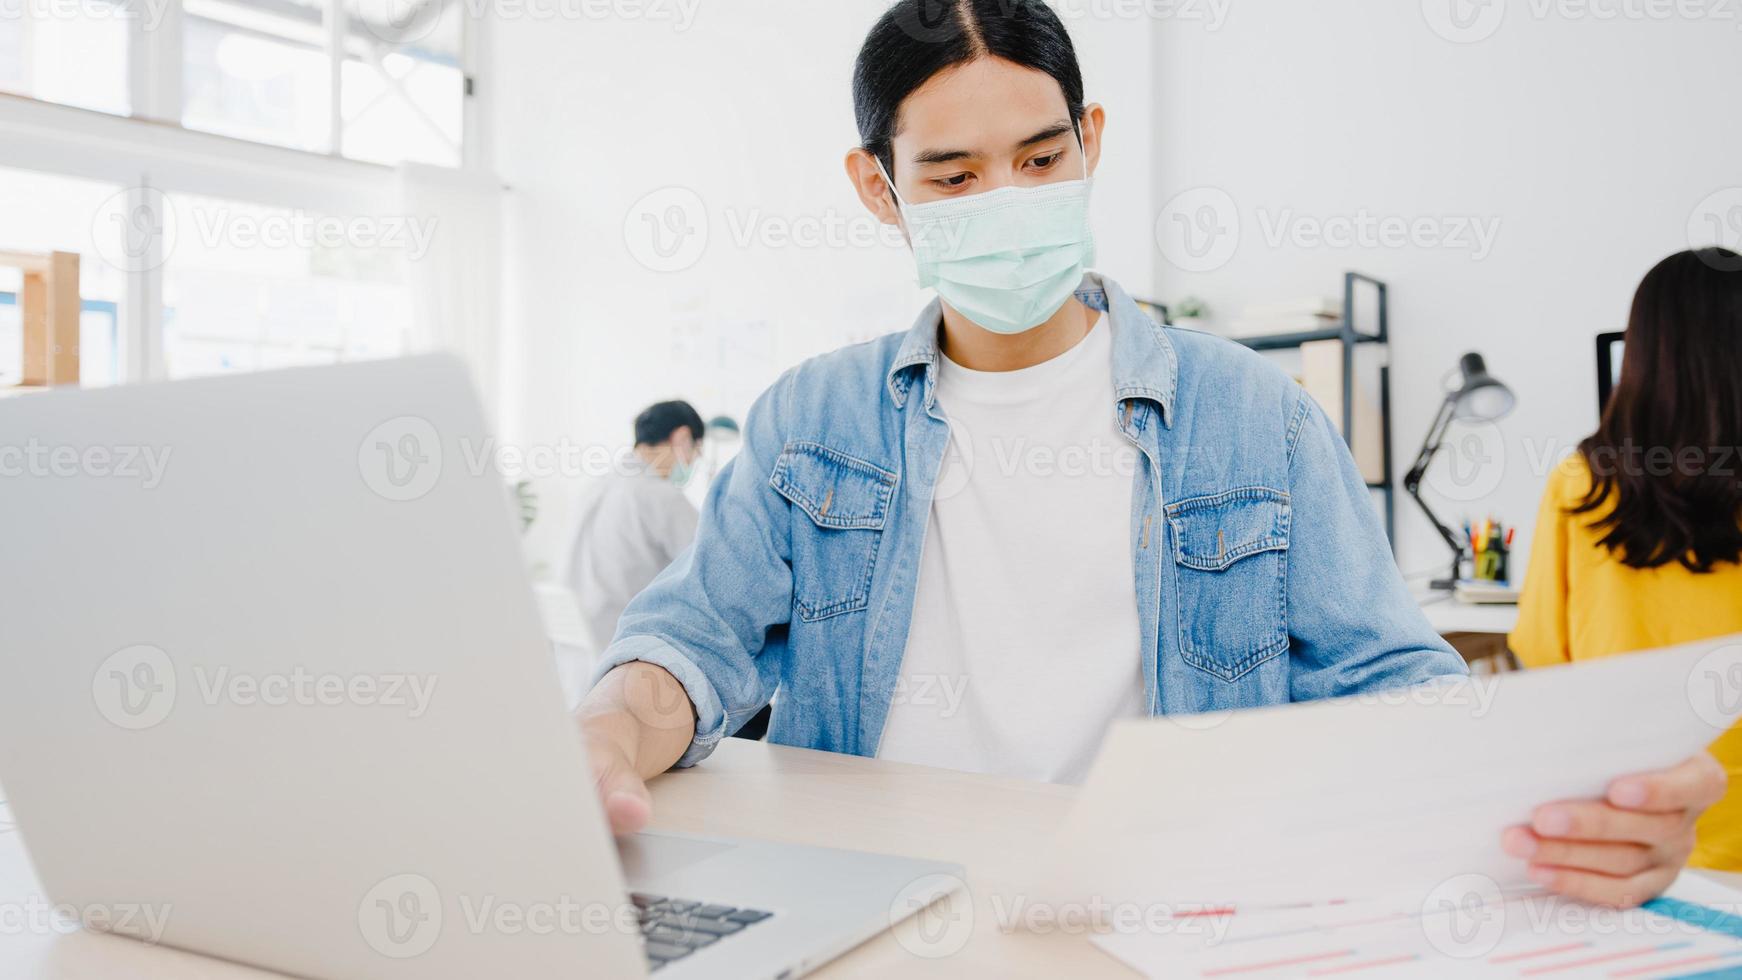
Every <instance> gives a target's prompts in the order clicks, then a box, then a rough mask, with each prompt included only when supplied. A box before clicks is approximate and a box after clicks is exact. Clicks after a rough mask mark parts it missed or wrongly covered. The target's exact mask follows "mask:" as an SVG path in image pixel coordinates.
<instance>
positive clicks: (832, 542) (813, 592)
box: [768, 442, 898, 622]
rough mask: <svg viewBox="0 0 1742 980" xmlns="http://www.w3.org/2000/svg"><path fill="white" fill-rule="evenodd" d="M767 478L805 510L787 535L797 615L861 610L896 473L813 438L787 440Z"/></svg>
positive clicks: (809, 619)
mask: <svg viewBox="0 0 1742 980" xmlns="http://www.w3.org/2000/svg"><path fill="white" fill-rule="evenodd" d="M768 482H769V484H770V485H771V486H772V487H773V488H774V490H775V492H777V493H779V494H780V495H781V496H782V497H785V498H786V499H787V500H789V501H791V502H792V504H793V506H795V507H797V508H798V509H799V510H800V511H802V512H803V513H804V515H805V519H804V520H795V521H794V525H793V534H792V568H793V586H794V595H793V601H794V606H795V608H796V609H797V611H798V615H799V618H800V619H801V620H803V621H805V622H814V621H816V620H819V619H827V618H829V617H830V616H838V615H840V614H842V613H850V612H857V611H859V610H862V609H864V608H865V606H866V604H867V603H868V602H869V601H870V597H871V573H872V571H873V570H874V569H875V568H876V565H877V548H878V544H879V543H880V541H881V539H882V537H883V524H884V521H885V520H887V518H888V515H889V502H890V499H891V498H892V497H893V496H894V494H895V486H896V483H897V482H898V481H897V477H896V475H895V474H894V473H891V472H889V471H888V470H885V469H883V468H882V467H880V466H875V465H873V464H871V463H868V462H866V461H864V460H862V459H858V458H855V457H853V456H849V455H847V454H846V453H843V452H840V451H838V450H834V449H830V448H829V447H827V446H823V445H820V444H818V443H814V442H793V443H788V444H787V445H786V447H785V448H784V449H782V450H781V453H780V457H779V459H777V460H776V461H775V464H774V472H773V473H771V474H769V477H768ZM795 518H796V515H795Z"/></svg>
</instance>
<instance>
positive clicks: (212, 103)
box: [182, 0, 334, 153]
mask: <svg viewBox="0 0 1742 980" xmlns="http://www.w3.org/2000/svg"><path fill="white" fill-rule="evenodd" d="M328 2H329V0H273V2H264V0H185V3H184V6H183V9H184V11H185V13H184V15H183V34H182V57H183V59H184V60H183V68H182V125H184V126H187V127H188V128H190V129H202V130H205V131H207V132H213V133H222V134H223V135H225V136H235V137H237V138H240V139H246V140H254V141H256V142H260V143H277V144H279V145H281V146H290V147H295V148H297V149H299V150H313V151H316V152H320V153H326V152H329V151H331V150H333V149H334V147H333V145H332V73H331V71H330V70H329V69H328V64H329V62H328V59H327V55H326V41H325V37H326V28H325V26H323V25H324V23H325V21H326V18H327V16H328Z"/></svg>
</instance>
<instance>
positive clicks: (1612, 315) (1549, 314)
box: [1154, 0, 1742, 572]
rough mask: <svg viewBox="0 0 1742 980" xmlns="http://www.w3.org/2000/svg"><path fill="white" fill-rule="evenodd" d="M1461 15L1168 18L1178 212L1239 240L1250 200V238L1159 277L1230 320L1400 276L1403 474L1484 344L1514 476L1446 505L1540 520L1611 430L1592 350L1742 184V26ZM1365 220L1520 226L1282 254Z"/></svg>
mask: <svg viewBox="0 0 1742 980" xmlns="http://www.w3.org/2000/svg"><path fill="white" fill-rule="evenodd" d="M1451 2H1452V0H1420V2H1415V0H1412V2H1397V3H1376V2H1373V0H1320V2H1317V3H1301V2H1299V0H1242V2H1240V3H1236V4H1233V5H1232V7H1231V8H1229V10H1228V17H1227V20H1226V22H1225V24H1224V25H1223V26H1222V27H1221V28H1220V29H1219V30H1206V29H1205V26H1204V24H1203V23H1201V22H1189V21H1182V20H1174V21H1163V22H1160V23H1159V24H1158V25H1157V29H1156V30H1155V32H1154V37H1155V70H1156V94H1155V98H1156V114H1155V122H1156V129H1157V133H1158V134H1159V140H1160V142H1159V147H1158V150H1157V159H1156V163H1157V166H1156V175H1155V176H1156V190H1155V193H1156V199H1157V201H1159V202H1162V205H1163V213H1162V214H1160V215H1159V217H1160V219H1161V220H1163V221H1171V220H1172V217H1171V215H1170V214H1169V213H1168V212H1167V208H1166V205H1167V204H1168V203H1169V202H1171V201H1174V200H1175V199H1176V195H1179V194H1182V193H1187V192H1192V191H1194V190H1195V191H1196V193H1188V194H1187V196H1186V197H1184V198H1183V199H1180V201H1181V204H1180V205H1179V206H1182V207H1185V208H1186V209H1187V210H1189V211H1191V212H1193V213H1195V212H1196V210H1197V209H1198V208H1199V207H1200V206H1202V205H1204V204H1206V203H1208V204H1210V205H1211V206H1212V208H1215V207H1218V206H1219V207H1220V208H1221V209H1222V213H1220V214H1216V213H1215V212H1214V211H1212V212H1211V214H1212V216H1215V217H1218V218H1219V219H1220V220H1221V227H1224V228H1233V227H1234V225H1233V222H1232V221H1229V220H1228V219H1229V218H1230V217H1231V215H1230V214H1228V213H1227V208H1228V204H1229V203H1230V202H1231V203H1232V205H1233V208H1234V211H1235V212H1236V213H1237V221H1238V229H1237V230H1238V234H1237V236H1236V237H1233V238H1231V239H1229V240H1228V241H1226V242H1224V243H1223V244H1224V248H1223V252H1222V253H1221V254H1211V255H1210V256H1208V259H1210V260H1216V259H1220V258H1222V257H1223V255H1225V254H1227V250H1228V249H1229V248H1232V249H1233V251H1232V254H1231V257H1228V259H1227V261H1226V264H1225V265H1221V266H1220V267H1219V268H1215V269H1211V270H1207V271H1187V270H1185V269H1182V268H1181V266H1182V265H1184V266H1188V267H1190V266H1197V265H1199V264H1200V263H1197V262H1195V261H1193V260H1192V259H1191V258H1190V257H1189V256H1186V255H1184V254H1183V253H1181V252H1180V251H1179V250H1178V249H1176V248H1174V247H1173V241H1172V240H1169V241H1168V247H1167V248H1166V249H1159V248H1158V251H1157V271H1156V275H1157V278H1158V280H1159V281H1160V283H1161V289H1162V293H1163V295H1164V297H1166V298H1168V299H1170V300H1177V299H1178V298H1179V297H1181V296H1183V295H1190V294H1196V295H1199V296H1202V297H1204V298H1205V299H1206V300H1208V301H1209V303H1210V304H1211V307H1212V309H1213V310H1215V311H1216V312H1217V313H1218V314H1220V315H1221V316H1222V317H1224V318H1226V317H1227V316H1228V315H1229V314H1232V313H1237V312H1238V311H1239V309H1240V308H1242V307H1244V306H1246V305H1247V304H1250V303H1264V302H1275V301H1286V300H1292V299H1295V298H1299V297H1310V296H1329V295H1336V294H1337V291H1338V289H1339V284H1340V282H1341V274H1342V272H1343V271H1344V270H1346V269H1357V270H1361V271H1365V272H1368V273H1370V274H1373V275H1376V276H1378V277H1380V278H1382V279H1385V280H1387V281H1388V282H1389V283H1390V286H1391V292H1392V328H1393V331H1394V337H1395V343H1394V345H1393V348H1392V359H1393V365H1394V366H1393V385H1394V397H1395V415H1394V443H1393V444H1394V447H1395V448H1396V451H1397V453H1398V458H1399V463H1398V466H1399V476H1401V470H1402V469H1403V468H1406V467H1407V466H1408V464H1409V461H1410V458H1411V457H1412V456H1413V454H1414V452H1415V449H1416V448H1417V447H1418V446H1419V444H1420V440H1421V437H1422V435H1423V433H1424V431H1425V430H1426V428H1427V426H1428V423H1429V420H1430V418H1431V417H1432V414H1433V412H1434V410H1435V408H1436V407H1437V404H1438V399H1439V391H1440V387H1439V386H1440V383H1441V380H1442V377H1443V376H1444V375H1445V374H1446V373H1447V372H1448V371H1449V370H1451V369H1452V368H1453V366H1454V365H1455V363H1456V360H1457V357H1458V355H1459V354H1460V353H1462V352H1463V351H1465V350H1479V351H1482V352H1483V353H1485V354H1486V355H1487V357H1488V362H1489V365H1490V367H1491V369H1492V370H1493V372H1494V373H1495V374H1496V375H1497V376H1498V377H1500V378H1502V379H1503V380H1505V381H1507V382H1508V383H1510V384H1511V386H1512V387H1513V388H1514V389H1515V391H1516V392H1517V393H1518V397H1519V406H1518V410H1517V412H1516V413H1515V414H1513V415H1512V416H1511V417H1510V418H1508V419H1506V420H1505V421H1504V422H1503V423H1501V425H1500V428H1499V432H1498V433H1493V432H1484V431H1481V430H1471V429H1466V430H1464V432H1463V433H1462V436H1461V438H1462V439H1464V440H1469V445H1470V446H1472V447H1485V448H1482V449H1480V450H1479V451H1478V453H1477V455H1480V453H1481V452H1492V453H1494V454H1495V456H1496V457H1497V459H1498V462H1497V463H1495V464H1490V465H1488V466H1485V467H1481V468H1479V469H1475V470H1469V469H1466V471H1465V472H1464V473H1463V474H1461V475H1458V476H1454V475H1453V474H1451V473H1450V472H1448V471H1447V470H1446V469H1445V468H1444V467H1443V466H1442V467H1441V468H1440V469H1439V471H1438V472H1436V473H1435V474H1434V475H1433V477H1432V478H1431V480H1430V482H1431V483H1432V484H1433V485H1434V487H1435V488H1436V491H1437V493H1436V495H1435V497H1434V499H1435V500H1438V501H1441V502H1443V503H1444V506H1443V508H1440V509H1441V510H1442V516H1444V517H1446V518H1447V519H1449V520H1452V521H1456V520H1457V519H1458V518H1459V517H1461V516H1462V515H1463V514H1464V513H1466V512H1471V513H1473V514H1474V515H1475V516H1480V515H1481V513H1484V512H1486V511H1488V510H1493V511H1494V512H1495V513H1497V514H1499V515H1501V516H1503V517H1504V518H1506V519H1507V520H1509V521H1512V522H1517V523H1519V524H1526V523H1528V522H1531V521H1533V520H1534V517H1535V514H1536V508H1537V502H1538V493H1539V491H1540V489H1541V486H1542V480H1543V477H1544V475H1545V471H1544V469H1543V464H1542V463H1541V460H1542V459H1544V458H1552V457H1547V454H1549V453H1551V452H1552V451H1554V450H1556V449H1559V450H1565V449H1568V448H1570V447H1571V446H1572V445H1574V444H1576V442H1577V440H1578V439H1580V438H1581V437H1583V436H1584V435H1585V434H1587V433H1588V432H1589V431H1590V430H1591V429H1592V428H1593V427H1594V426H1595V424H1596V414H1597V409H1596V383H1595V358H1594V348H1593V339H1592V338H1593V337H1594V335H1595V334H1597V333H1598V332H1600V331H1606V330H1619V329H1621V328H1622V327H1623V326H1624V325H1625V321H1626V316H1627V310H1628V304H1629V301H1630V299H1631V296H1632V292H1633V289H1634V287H1635V286H1636V285H1637V283H1638V281H1639V278H1640V277H1641V276H1642V275H1643V274H1644V273H1645V272H1646V270H1647V269H1649V268H1650V267H1651V265H1653V264H1654V263H1655V262H1656V261H1657V260H1658V259H1660V258H1662V257H1663V256H1665V255H1667V254H1669V253H1671V252H1674V251H1677V250H1680V249H1683V248H1687V247H1689V235H1690V232H1689V224H1690V221H1695V222H1696V223H1698V222H1700V220H1701V218H1702V216H1701V215H1700V214H1699V213H1698V212H1700V210H1701V209H1702V202H1703V201H1706V199H1707V198H1708V197H1709V196H1710V195H1712V194H1713V193H1714V192H1718V191H1721V190H1723V189H1725V188H1732V189H1733V188H1736V187H1737V186H1738V185H1742V169H1739V168H1738V161H1742V124H1739V120H1742V116H1739V115H1738V114H1737V110H1736V105H1735V93H1736V91H1737V83H1738V82H1739V81H1742V31H1739V30H1738V27H1739V26H1742V24H1738V22H1736V21H1735V20H1732V19H1723V14H1724V12H1725V11H1726V10H1728V9H1729V8H1728V7H1726V6H1721V5H1719V4H1716V3H1713V4H1710V5H1709V7H1710V9H1712V10H1714V11H1715V12H1716V15H1715V16H1714V17H1713V18H1712V19H1705V20H1680V19H1671V20H1649V19H1646V20H1639V19H1634V20H1628V19H1624V18H1607V19H1600V18H1598V17H1597V16H1595V15H1585V16H1579V12H1580V11H1581V10H1596V11H1607V12H1616V11H1623V10H1625V9H1630V8H1631V9H1644V8H1650V7H1652V6H1653V5H1646V4H1629V5H1625V6H1624V5H1622V4H1621V3H1619V2H1618V0H1595V2H1594V3H1591V4H1589V5H1587V6H1585V7H1582V8H1581V7H1573V8H1572V11H1571V15H1569V14H1568V13H1567V12H1564V11H1562V10H1560V8H1559V7H1557V6H1552V5H1549V4H1548V3H1547V2H1546V0H1532V2H1531V3H1528V4H1527V3H1507V4H1505V5H1504V7H1502V6H1501V5H1500V4H1492V5H1489V6H1486V7H1484V6H1481V5H1473V6H1472V5H1464V6H1465V9H1467V10H1470V11H1474V12H1475V13H1476V14H1477V15H1478V20H1477V21H1476V22H1475V23H1474V25H1473V29H1472V30H1471V31H1469V32H1465V33H1459V32H1458V31H1457V30H1456V29H1453V28H1448V29H1447V34H1448V35H1449V36H1451V37H1453V38H1460V39H1462V40H1461V41H1458V40H1448V38H1447V37H1446V36H1441V35H1440V34H1436V33H1435V31H1434V29H1433V28H1432V27H1431V26H1430V20H1433V21H1437V22H1438V23H1440V24H1442V25H1449V24H1451V23H1452V22H1451V21H1450V20H1448V19H1446V18H1445V16H1444V15H1445V10H1446V9H1447V8H1448V7H1449V4H1450V3H1451ZM1537 11H1544V13H1543V14H1541V15H1538V13H1537ZM1497 12H1498V13H1501V15H1502V16H1501V19H1500V20H1499V21H1498V23H1497V24H1496V22H1495V21H1494V20H1493V19H1492V18H1493V17H1494V15H1495V14H1496V13H1497ZM1732 16H1734V15H1733V14H1732ZM1206 189H1209V190H1206ZM1216 190H1219V191H1221V192H1225V194H1226V197H1222V196H1220V195H1218V194H1216V193H1215V191H1216ZM1731 194H1732V196H1731V197H1730V198H1729V199H1727V200H1726V201H1724V202H1723V203H1726V204H1727V205H1729V206H1732V207H1739V206H1742V190H1733V191H1732V192H1731ZM1218 202H1219V204H1218ZM1706 207H1710V205H1709V204H1708V205H1706ZM1363 212H1365V213H1367V214H1369V215H1372V216H1374V217H1392V218H1404V219H1410V220H1414V219H1428V220H1429V221H1430V222H1434V224H1432V225H1428V226H1424V228H1426V229H1427V230H1435V231H1444V232H1447V233H1450V232H1452V231H1453V230H1455V227H1456V221H1457V220H1458V219H1477V220H1480V221H1482V222H1484V223H1487V224H1488V226H1489V227H1493V223H1495V222H1497V223H1498V231H1497V234H1496V237H1495V239H1494V242H1493V247H1492V249H1491V251H1490V252H1489V253H1488V254H1483V255H1478V254H1477V251H1476V250H1473V249H1471V248H1466V247H1455V243H1448V245H1453V246H1454V247H1433V246H1424V245H1408V246H1405V247H1384V246H1378V247H1352V248H1337V247H1327V246H1325V245H1322V244H1321V245H1313V244H1298V243H1291V242H1289V241H1287V240H1284V241H1283V242H1281V243H1277V242H1275V241H1274V228H1276V227H1278V224H1279V222H1282V221H1283V218H1284V215H1289V216H1290V223H1289V224H1288V227H1294V228H1299V227H1302V226H1303V225H1304V226H1306V227H1308V228H1309V229H1310V228H1311V227H1312V226H1313V223H1314V222H1322V221H1324V220H1326V219H1335V218H1345V219H1348V218H1355V217H1357V216H1359V215H1361V214H1362V213H1363ZM1735 213H1736V214H1742V210H1738V211H1737V212H1735ZM1702 226H1703V227H1709V226H1704V225H1702ZM1711 235H1712V233H1711V232H1709V231H1708V232H1706V233H1705V237H1706V238H1708V239H1710V238H1711ZM1738 235H1742V227H1739V228H1736V229H1735V230H1732V231H1731V233H1730V236H1731V240H1730V242H1729V244H1730V245H1731V246H1732V247H1735V246H1736V245H1737V242H1736V241H1735V238H1736V237H1737V236H1738ZM1303 241H1310V240H1303ZM1704 243H1707V242H1704V241H1702V242H1701V244H1704ZM1399 516H1400V529H1401V530H1400V537H1401V539H1402V554H1401V562H1402V564H1403V566H1404V568H1405V569H1406V570H1408V571H1411V572H1414V571H1417V570H1429V569H1434V570H1437V569H1438V568H1439V566H1440V565H1441V556H1442V554H1444V548H1443V546H1442V545H1440V544H1439V542H1438V539H1437V538H1436V537H1434V536H1433V534H1432V531H1431V529H1430V528H1429V526H1428V524H1427V522H1426V520H1425V519H1424V518H1422V517H1420V516H1419V514H1418V513H1417V512H1416V511H1415V509H1414V506H1413V504H1411V503H1409V502H1408V501H1407V500H1404V499H1402V498H1401V497H1400V501H1399ZM1520 533H1521V535H1526V534H1527V532H1526V531H1521V532H1520ZM1520 557H1522V551H1521V552H1520Z"/></svg>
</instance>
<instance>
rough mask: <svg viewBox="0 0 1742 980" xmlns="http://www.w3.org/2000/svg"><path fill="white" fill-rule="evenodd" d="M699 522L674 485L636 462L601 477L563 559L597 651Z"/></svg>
mask: <svg viewBox="0 0 1742 980" xmlns="http://www.w3.org/2000/svg"><path fill="white" fill-rule="evenodd" d="M697 518H698V515H697V514H696V508H695V505H694V504H692V503H690V502H689V499H688V498H686V497H685V496H684V493H683V491H682V490H681V489H679V488H678V486H677V484H675V483H672V482H671V481H670V480H668V479H666V478H665V477H662V476H660V475H659V474H658V473H656V472H654V471H653V470H651V469H648V468H647V466H646V464H645V463H643V462H641V461H640V459H639V458H630V459H628V460H626V461H625V462H623V464H622V471H621V472H616V473H612V474H610V475H608V476H605V477H603V478H602V479H600V480H599V481H598V483H596V484H595V485H594V486H592V487H591V488H589V492H588V493H587V494H586V495H585V496H584V497H582V499H581V518H580V523H579V525H578V526H577V527H576V529H575V540H574V544H573V546H572V548H571V550H570V553H569V574H568V582H569V588H570V589H573V590H574V593H575V601H576V603H577V604H579V606H580V608H581V616H582V618H583V619H585V620H586V622H587V628H588V631H589V632H590V633H592V635H593V642H594V644H595V646H594V649H596V650H603V649H605V647H606V646H607V645H609V644H610V642H611V637H612V635H614V634H615V633H616V632H617V620H618V618H619V617H621V616H622V615H623V607H625V606H627V605H629V600H631V599H633V598H635V597H636V596H637V595H639V594H640V593H641V590H643V589H645V588H647V587H648V585H650V584H652V582H653V579H654V577H655V576H657V575H658V574H659V573H660V572H663V571H665V566H667V565H669V564H671V562H672V559H674V558H676V557H677V556H678V553H679V552H681V551H683V550H684V549H685V548H687V547H689V544H690V542H692V541H694V540H695V538H696V523H697Z"/></svg>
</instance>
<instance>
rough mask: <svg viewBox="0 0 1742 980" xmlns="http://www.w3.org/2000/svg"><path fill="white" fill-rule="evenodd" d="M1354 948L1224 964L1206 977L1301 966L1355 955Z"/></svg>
mask: <svg viewBox="0 0 1742 980" xmlns="http://www.w3.org/2000/svg"><path fill="white" fill-rule="evenodd" d="M1354 955H1355V951H1354V950H1352V949H1339V950H1336V951H1335V952H1331V953H1313V954H1312V955H1310V956H1295V957H1292V958H1290V959H1286V960H1271V961H1270V962H1268V963H1248V964H1246V965H1245V966H1223V967H1217V968H1216V969H1214V970H1205V971H1204V973H1203V975H1204V976H1206V977H1225V976H1230V975H1232V974H1235V973H1258V972H1260V971H1263V970H1274V969H1277V968H1278V967H1284V966H1299V965H1300V964H1302V963H1316V962H1318V961H1319V960H1334V959H1336V958H1337V957H1339V956H1354Z"/></svg>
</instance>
